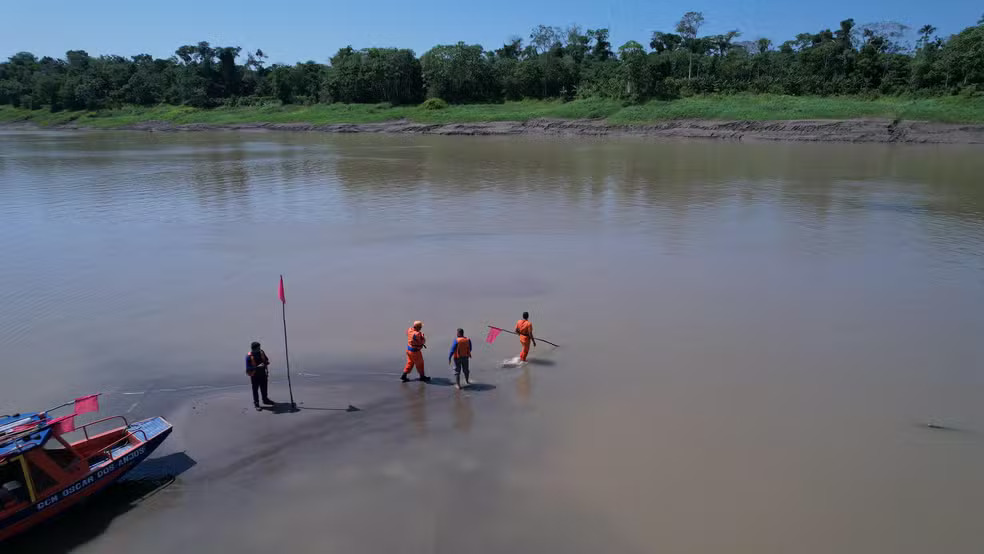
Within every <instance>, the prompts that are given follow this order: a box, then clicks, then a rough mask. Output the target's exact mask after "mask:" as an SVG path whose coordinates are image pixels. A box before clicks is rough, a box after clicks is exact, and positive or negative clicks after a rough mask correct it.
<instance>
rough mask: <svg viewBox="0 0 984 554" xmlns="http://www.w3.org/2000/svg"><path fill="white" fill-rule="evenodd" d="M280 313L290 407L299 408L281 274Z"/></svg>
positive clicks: (285, 298)
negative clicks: (282, 325) (282, 323)
mask: <svg viewBox="0 0 984 554" xmlns="http://www.w3.org/2000/svg"><path fill="white" fill-rule="evenodd" d="M280 313H281V315H283V320H284V359H285V360H286V361H287V390H288V391H289V392H290V408H291V409H292V410H293V409H295V408H297V404H294V387H292V386H291V384H290V351H289V350H288V349H287V297H286V295H285V294H284V276H283V275H281V276H280Z"/></svg>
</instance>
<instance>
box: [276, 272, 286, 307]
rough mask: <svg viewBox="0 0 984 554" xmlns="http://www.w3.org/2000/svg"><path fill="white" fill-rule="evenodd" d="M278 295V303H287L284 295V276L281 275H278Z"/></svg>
mask: <svg viewBox="0 0 984 554" xmlns="http://www.w3.org/2000/svg"><path fill="white" fill-rule="evenodd" d="M278 296H279V297H280V303H281V304H286V303H287V297H286V296H284V276H283V275H281V276H280V291H279V293H278Z"/></svg>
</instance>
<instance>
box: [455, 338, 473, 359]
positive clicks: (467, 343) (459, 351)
mask: <svg viewBox="0 0 984 554" xmlns="http://www.w3.org/2000/svg"><path fill="white" fill-rule="evenodd" d="M458 358H471V340H470V339H469V338H468V337H458V339H457V343H456V344H455V347H454V359H456V360H457V359H458Z"/></svg>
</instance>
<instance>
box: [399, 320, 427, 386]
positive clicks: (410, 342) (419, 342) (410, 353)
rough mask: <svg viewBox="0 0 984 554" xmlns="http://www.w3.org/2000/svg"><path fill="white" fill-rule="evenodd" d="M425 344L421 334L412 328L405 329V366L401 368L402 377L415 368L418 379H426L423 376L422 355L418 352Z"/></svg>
mask: <svg viewBox="0 0 984 554" xmlns="http://www.w3.org/2000/svg"><path fill="white" fill-rule="evenodd" d="M426 343H427V338H426V337H424V334H423V333H422V332H420V331H418V330H416V329H414V328H413V327H411V328H409V329H407V365H406V367H404V368H403V374H404V375H407V374H409V373H410V370H412V369H413V368H414V367H416V368H417V373H418V374H419V375H420V377H421V378H423V377H426V374H424V355H423V354H422V353H421V352H420V349H421V348H423V347H424V345H425V344H426Z"/></svg>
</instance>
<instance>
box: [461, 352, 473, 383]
mask: <svg viewBox="0 0 984 554" xmlns="http://www.w3.org/2000/svg"><path fill="white" fill-rule="evenodd" d="M461 371H463V372H464V373H465V384H466V385H470V384H471V372H470V371H468V358H462V359H461Z"/></svg>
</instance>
